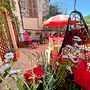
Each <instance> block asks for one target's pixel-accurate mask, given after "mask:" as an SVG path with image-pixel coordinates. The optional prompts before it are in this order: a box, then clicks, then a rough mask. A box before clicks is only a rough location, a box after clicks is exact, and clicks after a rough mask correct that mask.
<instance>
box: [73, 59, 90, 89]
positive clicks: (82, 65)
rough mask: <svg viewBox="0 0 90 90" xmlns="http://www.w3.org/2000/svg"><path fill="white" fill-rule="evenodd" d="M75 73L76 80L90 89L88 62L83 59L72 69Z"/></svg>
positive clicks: (84, 87)
mask: <svg viewBox="0 0 90 90" xmlns="http://www.w3.org/2000/svg"><path fill="white" fill-rule="evenodd" d="M72 71H73V74H74V80H75V82H76V83H77V84H79V85H80V86H81V87H82V88H83V89H85V90H90V72H89V71H87V62H86V61H85V60H81V61H80V62H79V64H78V66H77V68H73V69H72Z"/></svg>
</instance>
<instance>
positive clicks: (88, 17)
mask: <svg viewBox="0 0 90 90" xmlns="http://www.w3.org/2000/svg"><path fill="white" fill-rule="evenodd" d="M84 18H85V21H86V23H87V24H90V15H87V16H85V17H84Z"/></svg>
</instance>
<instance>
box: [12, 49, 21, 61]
mask: <svg viewBox="0 0 90 90" xmlns="http://www.w3.org/2000/svg"><path fill="white" fill-rule="evenodd" d="M19 57H20V52H19V51H18V50H17V51H15V53H14V59H13V61H17V60H18V59H19Z"/></svg>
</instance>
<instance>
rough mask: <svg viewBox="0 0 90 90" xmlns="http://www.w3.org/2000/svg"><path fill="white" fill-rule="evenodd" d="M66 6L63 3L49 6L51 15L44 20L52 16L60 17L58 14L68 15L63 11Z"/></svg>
mask: <svg viewBox="0 0 90 90" xmlns="http://www.w3.org/2000/svg"><path fill="white" fill-rule="evenodd" d="M63 6H64V4H62V3H59V4H58V3H54V4H50V6H49V14H48V15H47V16H45V17H44V19H48V18H50V17H52V16H55V15H58V14H66V12H65V10H63Z"/></svg>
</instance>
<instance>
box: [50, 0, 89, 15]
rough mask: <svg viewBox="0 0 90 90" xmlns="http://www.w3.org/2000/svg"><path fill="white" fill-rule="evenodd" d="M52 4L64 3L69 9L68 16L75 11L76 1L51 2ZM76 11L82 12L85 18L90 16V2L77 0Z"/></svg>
mask: <svg viewBox="0 0 90 90" xmlns="http://www.w3.org/2000/svg"><path fill="white" fill-rule="evenodd" d="M50 2H51V3H55V2H58V3H60V2H61V3H63V4H64V5H65V6H66V7H67V13H68V14H70V12H71V11H73V10H74V0H51V1H50ZM76 9H77V10H78V11H80V12H81V13H82V15H83V16H86V15H88V14H90V0H77V3H76Z"/></svg>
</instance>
